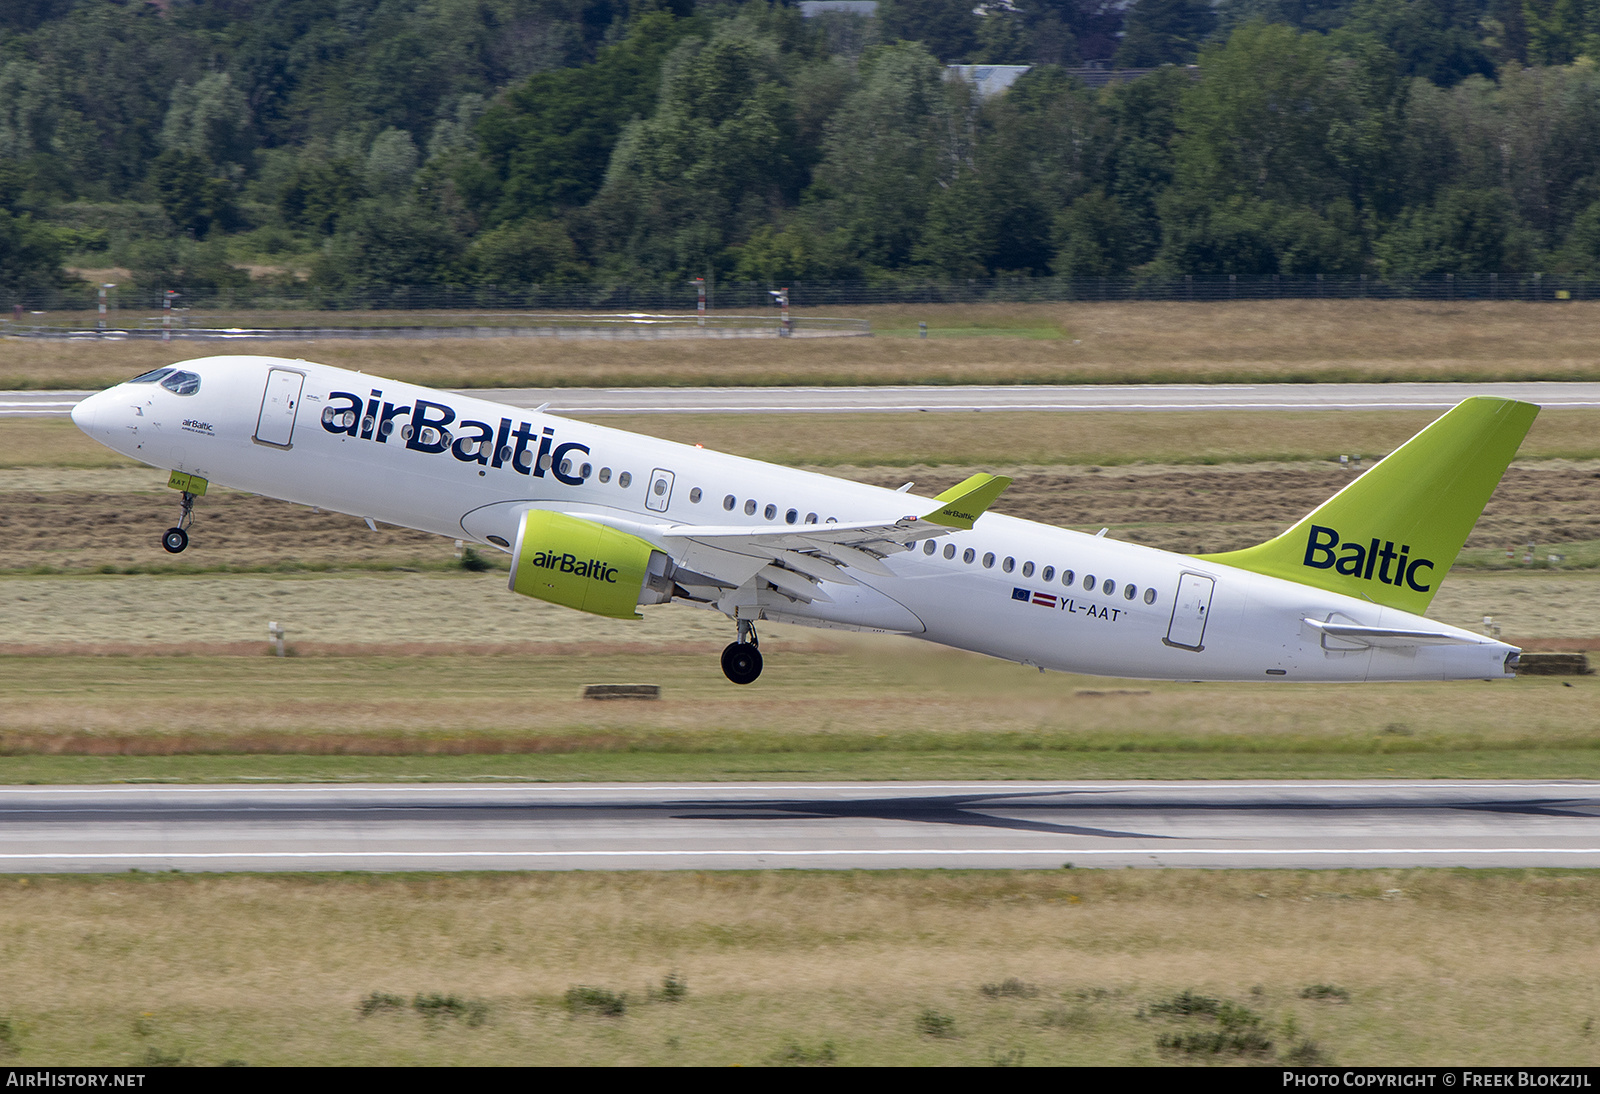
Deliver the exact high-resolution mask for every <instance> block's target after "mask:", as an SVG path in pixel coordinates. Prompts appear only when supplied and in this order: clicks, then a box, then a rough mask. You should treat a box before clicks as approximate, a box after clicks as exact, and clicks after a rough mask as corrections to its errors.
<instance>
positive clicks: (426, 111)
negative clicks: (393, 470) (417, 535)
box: [0, 0, 1600, 301]
mask: <svg viewBox="0 0 1600 1094" xmlns="http://www.w3.org/2000/svg"><path fill="white" fill-rule="evenodd" d="M1595 58H1600V0H1220V2H1218V3H1216V4H1211V3H1206V2H1204V0H1137V2H1136V3H1134V4H1133V5H1132V6H1130V7H1127V8H1126V9H1124V8H1123V7H1121V6H1120V5H1115V4H1113V3H1110V2H1108V0H985V2H984V3H982V4H980V5H979V6H977V7H976V8H974V7H973V3H972V0H882V3H881V4H880V6H879V12H878V16H877V17H876V18H865V17H860V16H853V15H845V14H838V13H829V14H825V15H823V16H820V17H818V18H814V19H804V18H802V17H801V14H800V12H799V10H798V9H797V8H796V7H793V6H787V5H784V4H769V3H763V2H760V0H752V2H748V3H712V2H701V3H698V4H696V3H695V2H694V0H338V2H337V3H335V2H334V0H165V2H160V3H157V2H143V0H127V2H117V0H9V2H8V3H7V4H6V5H4V6H3V7H0V295H3V296H4V297H7V298H10V299H15V300H17V301H21V300H23V299H26V298H27V297H28V296H29V294H30V293H31V294H37V293H39V292H41V291H42V290H45V289H48V288H51V287H59V286H61V285H63V284H64V283H65V282H67V281H69V280H70V279H71V274H69V272H68V268H71V269H76V270H87V271H96V272H97V275H99V276H107V275H106V274H104V271H109V270H112V269H121V270H126V271H129V272H130V273H131V276H132V279H133V281H134V282H135V283H136V284H137V285H139V286H141V287H144V288H159V287H172V286H176V287H187V288H195V289H205V288H226V287H229V286H242V285H245V284H247V283H251V281H252V279H254V282H255V283H267V284H271V285H276V286H279V287H281V288H282V289H283V290H284V291H285V292H293V293H300V294H307V293H309V294H311V295H313V296H315V295H316V294H319V293H320V294H324V295H328V296H330V297H331V296H337V295H338V294H340V293H342V292H344V293H347V292H350V291H351V290H354V289H358V288H364V287H371V286H393V285H412V286H446V285H459V286H500V287H505V288H514V287H517V286H526V285H542V286H576V285H585V284H629V283H634V284H645V283H663V282H671V281H674V280H682V279H687V278H693V277H705V278H708V279H711V280H712V281H717V282H726V281H747V282H766V283H771V284H780V283H793V282H801V283H804V282H818V281H842V280H855V281H864V282H867V283H874V284H893V283H904V282H914V281H930V280H931V281H937V280H949V279H966V278H991V277H1013V276H1031V277H1041V276H1056V277H1068V278H1130V277H1131V278H1148V279H1160V278H1171V277H1182V276H1185V275H1192V276H1195V277H1210V276H1218V275H1227V274H1236V275H1239V276H1240V277H1242V278H1262V277H1270V276H1274V275H1277V276H1282V277H1285V278H1295V277H1312V276H1315V275H1324V276H1326V277H1329V278H1351V277H1359V276H1363V275H1365V276H1369V277H1374V278H1390V279H1406V278H1419V277H1420V278H1430V277H1442V276H1444V275H1446V274H1455V275H1467V274H1485V273H1491V272H1492V273H1498V274H1504V275H1512V276H1516V275H1523V274H1528V273H1532V272H1546V273H1550V274H1566V275H1571V276H1580V277H1581V276H1596V275H1600V67H1597V65H1596V62H1595ZM951 63H1018V64H1032V65H1034V66H1035V67H1034V68H1033V69H1032V70H1031V71H1030V72H1029V73H1028V74H1027V75H1026V76H1024V77H1023V78H1022V79H1020V80H1019V81H1018V82H1017V83H1015V84H1014V85H1013V86H1012V87H1011V88H1010V90H1009V91H1007V92H1006V93H1004V94H1002V95H998V96H994V97H990V98H987V99H980V98H979V96H978V95H977V94H976V93H975V90H974V89H973V88H972V87H971V86H969V85H968V84H966V83H963V82H961V81H960V80H953V79H950V78H949V76H948V70H947V69H946V67H945V66H946V65H947V64H951ZM1093 64H1099V65H1104V66H1119V65H1120V66H1131V67H1138V68H1148V69H1151V70H1152V71H1150V72H1149V74H1147V75H1143V76H1141V77H1140V78H1137V79H1134V80H1131V81H1124V82H1113V83H1110V84H1109V85H1107V86H1105V87H1103V88H1098V89H1095V88H1091V87H1089V86H1088V85H1087V84H1086V83H1085V81H1084V80H1083V79H1082V78H1080V76H1081V75H1082V74H1081V73H1079V74H1078V75H1075V74H1074V73H1073V72H1072V71H1069V69H1073V68H1075V67H1077V66H1084V65H1093ZM119 276H120V275H119Z"/></svg>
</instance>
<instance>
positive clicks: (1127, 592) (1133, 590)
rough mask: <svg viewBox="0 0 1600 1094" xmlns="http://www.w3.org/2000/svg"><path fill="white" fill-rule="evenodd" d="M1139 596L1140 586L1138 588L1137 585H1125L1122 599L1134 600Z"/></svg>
mask: <svg viewBox="0 0 1600 1094" xmlns="http://www.w3.org/2000/svg"><path fill="white" fill-rule="evenodd" d="M1138 595H1139V586H1137V585H1125V586H1123V588H1122V599H1124V600H1132V599H1133V598H1134V597H1136V596H1138Z"/></svg>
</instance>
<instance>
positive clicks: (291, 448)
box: [74, 357, 1515, 681]
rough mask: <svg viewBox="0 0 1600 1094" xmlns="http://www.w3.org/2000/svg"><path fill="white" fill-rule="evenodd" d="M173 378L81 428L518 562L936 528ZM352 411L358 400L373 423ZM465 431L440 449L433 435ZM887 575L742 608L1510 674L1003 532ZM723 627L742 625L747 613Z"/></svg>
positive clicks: (584, 433) (572, 449)
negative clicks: (524, 548) (699, 530)
mask: <svg viewBox="0 0 1600 1094" xmlns="http://www.w3.org/2000/svg"><path fill="white" fill-rule="evenodd" d="M178 367H179V368H182V369H184V370H188V371H189V372H192V373H194V374H196V375H198V376H199V377H200V384H199V389H198V390H197V391H196V392H194V393H193V394H192V395H181V394H176V393H174V392H172V391H169V390H167V389H165V388H163V387H161V386H160V385H159V384H155V383H142V384H131V383H127V384H120V385H118V386H116V387H113V388H110V389H108V390H106V391H104V392H101V393H99V394H96V395H94V396H91V397H90V398H89V399H87V400H85V401H84V402H83V403H82V404H80V406H79V408H78V409H77V410H75V411H74V420H75V421H77V422H78V424H79V426H80V427H81V428H82V429H83V430H84V431H85V432H86V433H88V434H89V435H90V436H92V437H94V438H95V439H96V440H98V441H100V442H102V443H104V444H105V445H107V446H108V447H110V448H113V449H115V450H116V451H118V452H122V453H124V454H126V455H128V456H131V457H133V458H134V459H137V460H141V461H143V462H145V463H148V464H150V465H152V466H154V467H158V468H162V469H166V470H177V471H183V472H186V473H190V474H194V475H198V476H201V477H203V478H205V479H206V480H208V481H209V482H211V483H215V484H219V485H223V486H228V487H232V488H234V489H237V490H244V491H249V492H251V493H256V494H263V495H266V496H269V497H274V498H281V499H283V500H286V501H290V502H296V503H299V504H303V505H309V506H317V507H320V508H323V509H329V510H334V511H337V512H344V513H348V514H351V515H353V516H356V517H365V518H370V519H373V520H376V521H382V522H384V523H387V524H395V525H401V526H405V527H409V528H416V529H420V530H422V531H426V532H432V533H435V534H438V535H441V536H448V537H451V538H461V539H466V540H469V541H473V542H477V543H483V544H492V545H494V546H497V547H500V548H502V549H504V548H506V547H507V546H508V545H509V544H510V543H512V542H514V541H515V538H516V534H517V526H518V522H519V520H520V519H521V515H522V513H523V512H524V511H525V510H527V509H528V508H548V509H555V510H559V511H561V512H564V513H568V514H571V515H575V516H585V515H590V516H592V517H594V518H597V519H602V520H611V521H619V522H623V523H625V524H628V525H629V526H630V528H631V530H633V534H636V535H640V536H641V537H644V538H647V539H648V538H650V531H649V530H650V529H651V528H652V527H658V526H659V527H665V526H684V525H714V526H718V527H724V528H725V527H728V526H731V525H749V526H752V527H755V526H765V527H772V528H775V529H781V528H782V527H783V526H785V525H795V526H803V525H804V524H805V523H806V522H807V521H808V520H809V521H810V522H813V523H815V522H826V521H828V520H830V519H834V520H837V521H839V522H846V523H848V522H853V521H872V520H880V519H884V518H887V519H889V520H893V519H895V518H898V517H901V516H906V515H915V514H918V513H925V512H928V511H929V510H930V509H933V508H936V503H935V502H932V501H929V500H925V499H920V498H914V497H913V496H911V495H908V494H904V493H899V492H896V491H891V490H885V489H882V488H880V487H874V486H866V485H862V484H859V483H852V482H847V481H844V480H841V479H836V478H832V477H829V476H826V475H819V474H814V473H810V472H805V471H798V470H794V469H792V468H785V467H778V466H774V465H772V464H767V463H761V462H758V461H755V460H749V459H743V458H741V457H738V456H729V455H725V454H722V453H718V452H710V451H706V450H705V449H702V448H698V447H690V446H687V445H681V444H675V443H672V442H668V441H662V440H657V439H654V438H650V437H645V436H640V435H638V434H633V433H627V432H623V431H620V430H616V429H608V428H605V427H603V426H598V425H591V424H587V423H584V422H577V421H572V420H570V419H567V418H562V417H558V416H555V415H551V414H542V413H537V412H530V411H527V410H521V409H518V408H515V407H510V406H505V405H502V404H498V403H492V402H488V401H486V400H482V399H474V398H471V397H469V396H465V395H458V394H455V393H452V392H441V391H436V390H433V389H430V388H424V387H419V386H416V385H413V384H405V383H399V382H396V381H393V380H385V379H380V378H378V377H372V376H367V375H364V374H361V373H355V372H350V371H347V370H343V369H337V368H332V367H328V366H324V365H316V364H310V363H308V362H304V361H285V360H280V359H276V358H266V357H216V358H208V359H205V360H201V361H193V362H186V363H184V364H182V365H180V366H178ZM275 385H276V390H275ZM340 392H343V393H348V396H354V397H355V398H356V399H358V400H359V401H360V409H359V412H354V411H353V408H352V400H351V398H350V397H348V396H341V395H338V394H337V393H340ZM447 417H448V424H447V425H446V426H445V427H444V428H445V429H447V430H448V433H449V435H448V436H445V435H444V432H443V430H442V429H441V428H440V427H439V425H438V424H437V423H440V422H442V421H444V420H445V419H446V418H447ZM413 418H416V419H419V422H413V421H412V419H413ZM369 419H370V421H369ZM386 422H387V423H388V426H387V430H388V431H387V432H385V423H386ZM347 423H349V424H348V425H347ZM486 434H487V435H486ZM263 437H265V438H269V439H268V440H262V439H260V438H263ZM480 437H481V438H482V441H483V443H479V438H480ZM541 455H544V456H546V457H548V458H547V459H541V458H540V457H541ZM546 465H548V466H546ZM663 482H664V483H665V488H664V489H660V488H659V487H658V484H660V483H663ZM930 544H931V545H932V552H931V553H929V551H928V547H929V545H930ZM663 549H668V548H666V547H663ZM882 565H883V567H885V568H887V570H888V571H889V572H891V573H892V574H893V576H892V577H884V576H882V575H881V574H872V573H864V572H860V571H851V574H850V576H852V577H853V578H854V579H855V581H856V582H857V584H856V585H854V586H850V585H837V584H826V585H825V586H824V588H826V589H827V590H829V592H830V593H832V594H833V595H832V599H830V600H826V601H824V600H820V599H819V600H814V601H812V602H809V603H807V602H804V601H803V600H796V599H795V598H792V597H789V596H785V595H784V594H783V592H782V590H780V589H775V588H771V587H768V588H766V589H764V590H756V589H747V590H745V591H744V592H743V593H741V594H740V595H739V597H738V598H736V599H738V600H739V603H738V605H737V607H738V611H739V614H740V615H741V617H743V618H765V619H773V620H778V621H783V622H791V623H802V624H808V625H813V626H824V627H827V626H835V627H847V628H851V629H858V630H879V631H886V632H894V633H903V634H908V635H913V636H915V637H919V638H924V639H927V640H929V641H932V642H938V643H941V644H943V645H947V646H954V647H957V648H960V649H966V650H973V651H977V652H980V653H985V654H989V655H992V656H994V657H1001V658H1005V659H1007V660H1011V661H1017V662H1021V663H1024V664H1029V665H1038V666H1040V667H1042V668H1048V669H1058V670H1062V671H1068V672H1080V673H1094V674H1100V675H1108V676H1128V677H1141V678H1147V679H1175V680H1273V679H1288V680H1344V681H1359V680H1427V679H1433V680H1437V679H1452V678H1480V679H1481V678H1501V677H1504V676H1505V675H1507V670H1506V667H1505V666H1506V658H1507V656H1508V655H1510V654H1512V653H1514V652H1515V650H1514V648H1513V647H1510V646H1507V645H1505V644H1503V643H1500V642H1495V641H1492V640H1490V639H1487V638H1485V637H1484V636H1482V635H1477V634H1473V633H1472V632H1469V631H1463V630H1459V629H1457V628H1451V627H1447V626H1445V625H1443V624H1440V623H1437V622H1433V621H1429V620H1424V619H1422V618H1420V617H1418V616H1414V615H1410V614H1408V613H1405V612H1401V611H1398V610H1395V609H1393V608H1386V607H1381V606H1379V605H1376V604H1373V603H1369V602H1366V601H1363V600H1359V599H1356V598H1353V597H1347V596H1342V595H1339V594H1336V593H1331V592H1325V591H1322V590H1319V589H1314V588H1312V587H1309V586H1306V585H1300V584H1297V583H1294V582H1290V581H1284V580H1280V579H1277V578H1271V577H1264V576H1260V575H1257V574H1253V573H1250V572H1247V571H1243V570H1238V569H1234V568H1232V567H1228V566H1223V565H1218V564H1215V563H1210V562H1205V561H1202V560H1198V559H1194V558H1190V557H1187V556H1184V555H1178V554H1173V553H1170V552H1166V551H1159V550H1155V549H1153V548H1149V547H1143V546H1139V545H1137V544H1129V543H1123V542H1118V541H1114V540H1110V539H1106V538H1102V537H1097V536H1090V535H1085V534H1082V533H1079V532H1073V531H1068V530H1065V529H1061V528H1054V527H1050V526H1047V525H1043V524H1038V523H1035V522H1032V521H1026V520H1019V519H1016V518H1013V517H1007V516H1003V515H1000V514H996V513H990V514H985V515H984V516H982V517H980V518H979V519H978V520H977V522H976V524H975V526H974V527H973V528H972V530H970V531H956V532H952V533H949V534H945V535H941V536H937V537H935V538H931V539H928V540H924V541H918V542H916V543H914V544H912V546H911V549H910V550H909V551H905V552H902V553H896V554H891V555H889V556H888V557H887V558H885V559H884V560H883V563H882ZM702 606H705V605H702ZM714 606H715V607H718V608H720V609H722V610H723V611H727V612H729V613H730V614H732V611H731V610H730V607H731V602H724V603H719V604H716V605H714ZM1308 618H1310V619H1315V620H1321V621H1327V620H1336V621H1339V622H1344V623H1353V624H1356V625H1358V626H1365V627H1388V628H1407V627H1426V628H1427V629H1428V630H1430V631H1434V632H1441V633H1448V634H1450V635H1453V636H1455V637H1456V639H1457V640H1458V641H1459V642H1460V644H1455V645H1447V644H1434V645H1420V646H1407V647H1400V648H1386V647H1383V646H1370V645H1361V644H1358V643H1354V642H1339V641H1337V640H1333V639H1330V638H1328V637H1327V636H1325V635H1324V634H1322V633H1319V632H1318V631H1316V630H1315V629H1314V628H1312V627H1310V626H1308V625H1307V624H1306V623H1305V620H1306V619H1308ZM1340 646H1342V647H1344V648H1330V647H1340Z"/></svg>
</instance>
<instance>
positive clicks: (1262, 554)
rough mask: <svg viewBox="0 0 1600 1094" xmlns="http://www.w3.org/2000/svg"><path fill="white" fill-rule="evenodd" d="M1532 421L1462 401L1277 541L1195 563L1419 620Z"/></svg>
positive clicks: (1526, 407) (1510, 409) (1526, 411)
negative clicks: (1348, 599) (1356, 600)
mask: <svg viewBox="0 0 1600 1094" xmlns="http://www.w3.org/2000/svg"><path fill="white" fill-rule="evenodd" d="M1538 414H1539V408H1538V407H1537V406H1535V405H1534V404H1532V403H1521V402H1516V401H1514V400H1511V399H1496V398H1490V397H1486V396H1477V397H1474V398H1471V399H1467V400H1466V401H1464V402H1462V403H1460V404H1458V405H1457V406H1456V407H1455V409H1453V410H1451V411H1450V412H1449V413H1447V414H1446V415H1445V416H1444V417H1442V418H1440V419H1439V420H1438V421H1436V422H1434V423H1433V424H1432V425H1430V426H1428V428H1426V429H1424V430H1423V431H1422V432H1421V433H1418V434H1417V435H1416V436H1415V437H1412V438H1411V439H1410V440H1409V441H1407V442H1406V443H1405V444H1403V445H1401V446H1400V447H1399V448H1397V449H1395V450H1394V451H1393V452H1391V453H1390V454H1389V455H1388V456H1386V457H1385V458H1384V459H1382V460H1381V461H1379V462H1378V463H1377V464H1375V465H1374V466H1373V467H1372V469H1371V470H1369V471H1367V473H1366V474H1364V475H1362V476H1361V477H1360V478H1358V479H1356V480H1355V481H1354V482H1352V483H1351V484H1350V485H1349V486H1346V487H1345V488H1344V489H1343V490H1341V491H1339V492H1338V493H1337V494H1335V495H1334V496H1333V497H1332V498H1330V499H1328V501H1326V502H1325V503H1323V504H1322V505H1321V506H1320V507H1318V508H1317V509H1316V510H1314V511H1313V512H1312V513H1311V514H1310V515H1309V516H1307V517H1305V518H1304V519H1303V520H1301V521H1300V522H1299V523H1298V524H1296V525H1295V526H1294V527H1293V528H1290V529H1289V530H1288V531H1287V532H1284V533H1283V534H1282V535H1280V536H1277V537H1276V538H1274V539H1270V540H1268V541H1267V542H1265V543H1261V544H1258V545H1256V546H1254V547H1246V548H1245V549H1244V550H1242V551H1228V552H1226V553H1224V554H1215V555H1201V556H1198V557H1200V558H1202V559H1204V560H1206V561H1209V562H1219V563H1222V564H1224V565H1227V566H1237V567H1238V568H1239V569H1241V570H1249V571H1251V572H1253V573H1258V574H1266V575H1268V576H1270V577H1281V578H1284V579H1285V580H1288V581H1296V582H1299V583H1300V584H1302V585H1311V586H1314V587H1316V588H1319V589H1327V590H1329V591H1330V592H1336V593H1344V594H1345V595H1347V596H1356V597H1361V598H1362V599H1365V600H1370V601H1373V602H1374V603H1377V604H1382V605H1385V606H1386V607H1392V608H1399V609H1401V610H1402V611H1407V612H1412V613H1414V614H1416V615H1421V614H1422V613H1423V612H1425V611H1426V610H1427V608H1428V605H1429V603H1431V602H1432V600H1433V594H1434V592H1435V591H1436V590H1437V589H1438V587H1439V582H1440V580H1442V579H1443V578H1444V575H1445V574H1446V573H1447V572H1448V571H1449V569H1450V567H1451V566H1452V565H1453V564H1454V563H1455V560H1456V556H1457V555H1458V554H1460V553H1461V545H1462V544H1463V543H1465V542H1466V541H1467V535H1468V534H1469V533H1470V532H1471V531H1472V527H1473V525H1475V524H1476V523H1477V522H1478V515H1479V514H1480V513H1482V512H1483V507H1484V505H1486V504H1487V503H1488V501H1489V495H1491V494H1493V493H1494V488H1495V486H1496V485H1498V484H1499V482H1500V478H1501V476H1502V475H1504V474H1505V470H1506V467H1507V466H1508V465H1509V464H1510V463H1511V458H1512V457H1513V456H1515V455H1516V453H1517V448H1518V446H1519V445H1521V444H1522V438H1523V437H1525V436H1527V433H1528V430H1529V428H1530V427H1532V425H1533V420H1534V418H1536V417H1537V416H1538Z"/></svg>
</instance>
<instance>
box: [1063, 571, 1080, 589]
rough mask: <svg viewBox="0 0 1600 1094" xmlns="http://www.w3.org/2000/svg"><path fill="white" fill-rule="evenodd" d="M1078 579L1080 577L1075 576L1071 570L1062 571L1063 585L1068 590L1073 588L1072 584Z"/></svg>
mask: <svg viewBox="0 0 1600 1094" xmlns="http://www.w3.org/2000/svg"><path fill="white" fill-rule="evenodd" d="M1077 579H1078V575H1077V574H1074V573H1073V572H1072V571H1071V570H1062V571H1061V584H1063V585H1065V586H1066V587H1067V588H1069V589H1070V588H1072V583H1073V582H1074V581H1076V580H1077Z"/></svg>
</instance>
